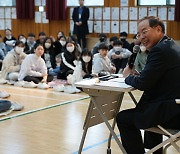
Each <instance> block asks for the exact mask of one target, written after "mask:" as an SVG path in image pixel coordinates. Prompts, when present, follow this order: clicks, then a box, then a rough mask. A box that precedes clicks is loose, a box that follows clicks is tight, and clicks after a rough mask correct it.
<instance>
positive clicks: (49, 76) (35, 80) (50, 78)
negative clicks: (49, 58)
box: [24, 75, 53, 84]
mask: <svg viewBox="0 0 180 154" xmlns="http://www.w3.org/2000/svg"><path fill="white" fill-rule="evenodd" d="M42 79H43V77H34V76H26V77H25V78H24V81H28V82H31V81H33V82H34V83H36V84H38V83H40V82H41V80H42ZM52 80H53V76H52V75H48V77H47V82H51V81H52Z"/></svg>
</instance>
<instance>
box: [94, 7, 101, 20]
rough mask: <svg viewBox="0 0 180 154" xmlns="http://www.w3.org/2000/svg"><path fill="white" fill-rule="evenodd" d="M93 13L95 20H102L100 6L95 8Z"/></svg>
mask: <svg viewBox="0 0 180 154" xmlns="http://www.w3.org/2000/svg"><path fill="white" fill-rule="evenodd" d="M94 13H95V14H94V18H95V20H102V8H95V9H94Z"/></svg>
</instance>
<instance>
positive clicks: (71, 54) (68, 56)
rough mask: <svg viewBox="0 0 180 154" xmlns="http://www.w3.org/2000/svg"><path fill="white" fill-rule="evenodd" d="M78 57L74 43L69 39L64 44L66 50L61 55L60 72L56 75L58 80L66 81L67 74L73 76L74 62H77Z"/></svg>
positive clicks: (78, 53)
mask: <svg viewBox="0 0 180 154" xmlns="http://www.w3.org/2000/svg"><path fill="white" fill-rule="evenodd" d="M79 57H80V52H79V50H78V47H77V45H76V43H75V42H74V41H73V40H72V39H71V38H69V39H68V41H67V43H66V49H65V51H64V52H63V53H62V54H61V59H62V60H61V64H60V71H59V73H58V75H57V78H58V79H65V80H66V79H67V76H68V75H69V74H73V72H74V69H75V64H74V61H75V60H78V59H79Z"/></svg>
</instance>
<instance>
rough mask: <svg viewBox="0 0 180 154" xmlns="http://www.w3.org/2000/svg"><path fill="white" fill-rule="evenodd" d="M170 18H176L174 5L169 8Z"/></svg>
mask: <svg viewBox="0 0 180 154" xmlns="http://www.w3.org/2000/svg"><path fill="white" fill-rule="evenodd" d="M168 20H174V7H169V8H168Z"/></svg>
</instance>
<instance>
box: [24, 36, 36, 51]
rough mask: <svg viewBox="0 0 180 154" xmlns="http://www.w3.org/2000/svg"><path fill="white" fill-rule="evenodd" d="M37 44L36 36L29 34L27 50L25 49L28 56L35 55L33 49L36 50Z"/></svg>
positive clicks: (26, 44)
mask: <svg viewBox="0 0 180 154" xmlns="http://www.w3.org/2000/svg"><path fill="white" fill-rule="evenodd" d="M35 44H36V41H35V35H34V34H33V33H29V34H28V37H27V41H26V43H25V49H24V52H25V53H26V54H30V53H33V52H34V51H33V48H34V45H35Z"/></svg>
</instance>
